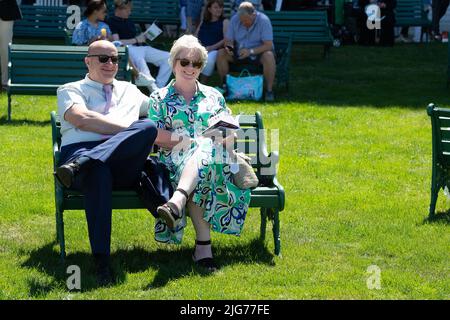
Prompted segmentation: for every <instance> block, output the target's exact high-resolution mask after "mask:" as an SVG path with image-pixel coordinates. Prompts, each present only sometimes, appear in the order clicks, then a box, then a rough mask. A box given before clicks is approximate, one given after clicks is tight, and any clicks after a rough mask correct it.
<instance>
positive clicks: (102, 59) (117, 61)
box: [87, 54, 120, 64]
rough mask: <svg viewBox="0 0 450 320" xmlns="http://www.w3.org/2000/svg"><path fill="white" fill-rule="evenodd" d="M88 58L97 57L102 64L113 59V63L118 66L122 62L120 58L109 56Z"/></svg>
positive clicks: (98, 55)
mask: <svg viewBox="0 0 450 320" xmlns="http://www.w3.org/2000/svg"><path fill="white" fill-rule="evenodd" d="M87 57H97V58H98V61H99V62H100V63H107V62H108V61H109V59H111V62H112V63H114V64H118V63H119V60H120V57H119V56H108V55H106V54H89V55H87Z"/></svg>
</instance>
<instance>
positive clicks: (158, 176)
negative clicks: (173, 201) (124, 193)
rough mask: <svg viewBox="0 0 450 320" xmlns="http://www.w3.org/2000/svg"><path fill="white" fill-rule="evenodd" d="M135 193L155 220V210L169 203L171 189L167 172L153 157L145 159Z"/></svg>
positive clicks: (171, 193)
mask: <svg viewBox="0 0 450 320" xmlns="http://www.w3.org/2000/svg"><path fill="white" fill-rule="evenodd" d="M137 193H138V195H139V198H140V199H141V200H142V202H143V203H144V205H145V207H146V208H147V210H148V211H150V213H151V214H152V215H153V216H154V217H155V218H159V215H158V213H157V212H156V208H158V207H159V206H160V205H163V204H164V203H166V202H167V201H169V199H170V198H171V197H172V195H173V188H172V184H171V183H170V172H169V170H168V169H167V167H166V166H165V165H164V164H163V163H162V162H160V161H159V160H158V159H156V158H155V157H149V158H147V160H146V162H145V167H144V170H143V171H142V172H141V174H140V177H139V183H138V188H137Z"/></svg>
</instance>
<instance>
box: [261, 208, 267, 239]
mask: <svg viewBox="0 0 450 320" xmlns="http://www.w3.org/2000/svg"><path fill="white" fill-rule="evenodd" d="M260 212H261V232H260V235H259V239H261V241H264V240H265V239H266V225H267V209H266V208H261V209H260Z"/></svg>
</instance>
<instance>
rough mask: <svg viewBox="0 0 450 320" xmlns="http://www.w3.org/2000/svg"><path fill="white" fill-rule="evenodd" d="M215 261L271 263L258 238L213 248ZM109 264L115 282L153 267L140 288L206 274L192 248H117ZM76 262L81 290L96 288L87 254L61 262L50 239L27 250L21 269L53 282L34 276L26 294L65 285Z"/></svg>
mask: <svg viewBox="0 0 450 320" xmlns="http://www.w3.org/2000/svg"><path fill="white" fill-rule="evenodd" d="M214 252H215V260H216V262H217V264H218V265H220V266H221V267H222V268H223V267H225V266H228V265H233V264H236V263H243V264H252V263H258V264H261V263H264V264H267V265H269V266H273V265H274V261H273V257H274V256H273V254H272V253H271V252H269V250H268V249H267V248H266V246H265V245H264V242H262V241H261V240H259V239H253V240H251V241H250V242H247V243H242V244H239V245H233V246H227V247H225V246H224V247H219V246H217V247H215V248H214ZM111 263H112V268H113V270H114V273H115V276H116V285H120V284H122V283H124V282H125V281H126V275H127V274H128V273H139V272H144V271H146V270H148V269H154V270H157V274H156V276H155V277H154V279H153V281H152V282H151V283H149V284H148V285H146V286H145V287H144V288H143V289H144V290H152V289H156V288H160V287H163V286H165V285H166V284H167V283H168V282H169V281H171V280H175V279H179V278H185V277H186V276H189V275H199V274H200V275H202V276H208V275H211V274H210V273H208V272H206V271H204V270H203V269H201V268H199V267H196V266H195V265H194V263H193V262H192V249H191V248H180V249H179V250H165V249H158V250H156V251H147V250H144V249H142V248H133V249H130V250H122V249H120V250H117V251H115V252H113V253H112V254H111ZM70 265H77V266H78V267H80V270H81V288H82V290H81V292H88V291H91V290H95V289H97V288H99V286H98V285H97V283H96V278H95V266H94V263H93V259H92V256H91V254H90V253H87V252H76V253H73V254H69V255H67V257H66V259H65V261H64V263H62V262H61V260H60V258H59V252H58V251H57V250H56V246H55V243H54V242H51V243H48V244H46V245H44V246H42V247H40V248H38V249H36V250H34V251H32V252H31V253H29V257H28V259H27V260H26V261H25V262H24V263H23V264H22V265H21V266H22V267H24V268H34V269H37V270H38V271H39V272H42V273H45V274H46V275H47V276H50V277H52V278H53V281H50V283H49V282H48V281H45V282H42V281H39V280H35V279H30V280H29V281H28V287H29V296H31V297H42V296H45V295H46V294H48V293H49V292H51V291H52V290H54V289H55V288H56V287H58V288H66V281H67V279H68V277H69V276H70V275H71V274H68V273H66V270H67V267H68V266H70Z"/></svg>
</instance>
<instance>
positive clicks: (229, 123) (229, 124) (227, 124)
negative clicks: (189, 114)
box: [203, 112, 239, 137]
mask: <svg viewBox="0 0 450 320" xmlns="http://www.w3.org/2000/svg"><path fill="white" fill-rule="evenodd" d="M236 129H239V121H238V119H237V118H235V117H233V116H232V115H231V114H229V113H226V112H221V113H219V114H218V115H216V116H214V117H211V118H209V119H208V128H206V129H205V130H204V131H203V136H206V137H207V136H213V135H220V134H221V135H222V136H224V137H225V136H227V130H236Z"/></svg>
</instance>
